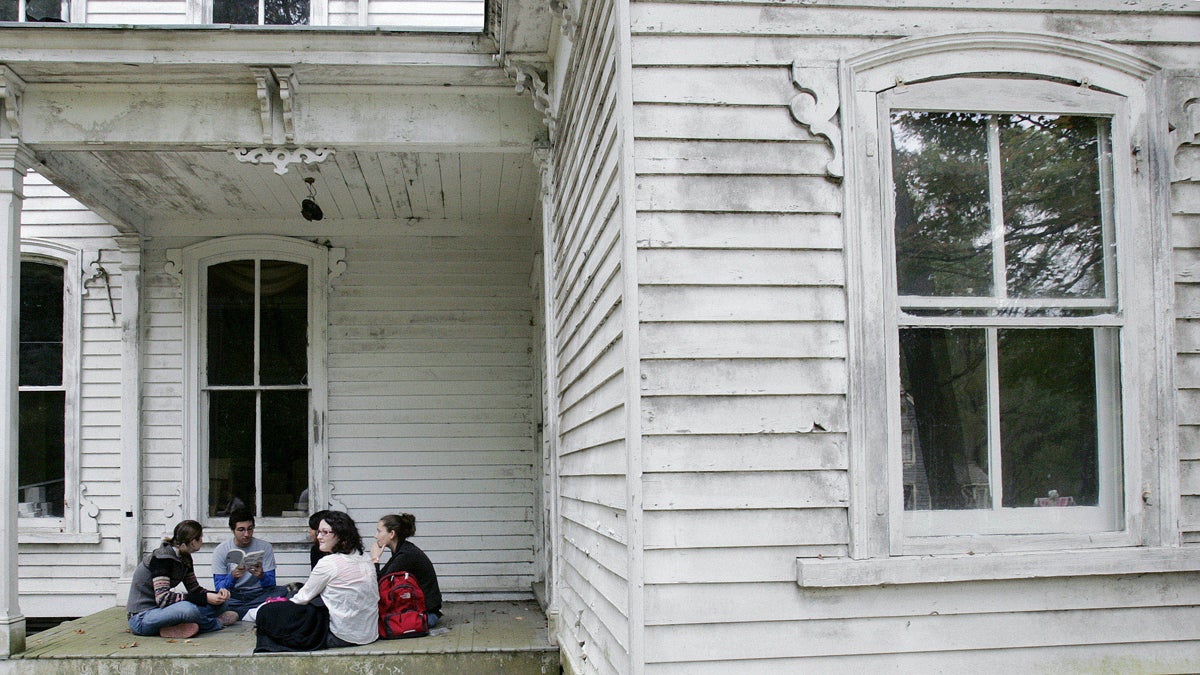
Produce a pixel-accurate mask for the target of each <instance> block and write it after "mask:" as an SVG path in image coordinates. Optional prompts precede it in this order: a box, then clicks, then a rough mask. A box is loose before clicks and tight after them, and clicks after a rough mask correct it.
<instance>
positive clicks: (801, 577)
mask: <svg viewBox="0 0 1200 675" xmlns="http://www.w3.org/2000/svg"><path fill="white" fill-rule="evenodd" d="M1197 571H1200V549H1196V548H1125V549H1094V550H1075V551H1050V552H1048V551H1037V552H1023V553H987V554H977V555H951V556H928V557H924V556H923V557H897V558H879V559H872V560H850V559H848V558H839V559H831V560H813V559H810V558H800V559H797V561H796V583H797V584H799V585H800V586H801V587H804V588H847V587H855V586H892V585H900V584H941V583H953V582H961V581H993V580H1005V579H1039V578H1049V577H1083V576H1113V575H1119V574H1152V573H1156V572H1197Z"/></svg>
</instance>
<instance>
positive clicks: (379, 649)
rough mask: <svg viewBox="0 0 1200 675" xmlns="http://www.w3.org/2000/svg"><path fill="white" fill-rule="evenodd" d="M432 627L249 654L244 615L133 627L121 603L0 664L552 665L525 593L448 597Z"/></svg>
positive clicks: (57, 669) (328, 669) (554, 652)
mask: <svg viewBox="0 0 1200 675" xmlns="http://www.w3.org/2000/svg"><path fill="white" fill-rule="evenodd" d="M443 611H444V612H445V616H444V617H443V623H441V624H439V625H438V628H439V629H440V628H442V627H446V628H449V630H448V631H446V632H444V633H440V634H438V635H430V636H428V637H423V638H416V639H411V640H380V641H378V642H375V643H372V644H369V645H363V646H361V647H346V648H343V649H331V650H325V651H319V652H303V653H289V654H254V653H253V652H254V644H255V637H254V631H253V628H254V626H253V624H251V623H249V622H247V621H239V622H238V623H236V624H234V625H233V626H230V627H228V628H226V629H224V630H221V631H217V632H214V633H204V634H201V635H198V636H196V637H194V638H191V639H188V640H167V639H163V638H159V637H138V636H136V635H133V634H132V633H130V632H129V625H128V623H127V621H126V613H125V608H124V607H114V608H112V609H107V610H104V611H103V612H98V613H96V614H92V615H91V616H85V617H83V618H80V619H76V620H74V621H68V622H66V623H63V624H61V625H59V626H58V627H56V628H52V629H50V630H47V631H44V632H41V633H38V634H36V635H33V636H31V637H30V638H29V639H28V641H27V644H26V650H25V651H24V652H23V653H21V654H18V655H16V656H14V657H12V658H11V659H10V660H8V661H4V660H0V673H5V674H7V673H13V674H15V675H26V674H28V675H35V674H36V675H41V674H44V673H55V674H57V673H62V674H63V675H66V674H67V673H70V674H72V675H73V674H75V673H139V674H141V673H155V674H157V673H168V672H170V673H205V674H209V673H238V674H241V673H281V672H287V673H299V674H304V673H340V672H354V673H357V674H361V675H371V674H374V673H379V674H382V673H388V674H389V675H405V674H407V673H447V674H449V673H454V674H456V675H457V674H459V673H463V674H466V673H480V674H484V673H486V674H488V675H491V674H493V673H520V674H522V675H524V674H526V673H538V674H539V675H544V674H551V675H552V674H555V673H558V672H559V670H560V668H559V657H558V648H557V647H555V646H553V645H551V644H550V641H549V638H548V634H547V630H546V617H545V615H544V614H543V613H542V611H541V609H540V608H539V607H538V605H537V603H536V602H534V601H532V600H529V601H505V602H456V603H447V604H446V605H445V606H444V607H443Z"/></svg>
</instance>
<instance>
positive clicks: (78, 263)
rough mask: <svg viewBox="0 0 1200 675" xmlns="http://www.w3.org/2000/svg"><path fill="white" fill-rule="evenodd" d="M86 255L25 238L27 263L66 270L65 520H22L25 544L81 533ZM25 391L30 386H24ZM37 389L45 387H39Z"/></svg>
mask: <svg viewBox="0 0 1200 675" xmlns="http://www.w3.org/2000/svg"><path fill="white" fill-rule="evenodd" d="M82 255H83V253H82V252H81V251H79V250H78V249H74V248H70V247H68V246H63V245H59V244H57V243H54V242H49V241H43V240H38V239H22V240H21V262H39V263H45V264H48V265H54V266H56V267H61V268H62V269H63V381H62V386H61V387H55V388H54V389H60V388H61V389H62V391H63V392H64V399H65V403H64V408H63V418H64V419H63V426H64V429H63V452H64V453H65V456H64V457H63V480H64V486H63V494H64V495H65V500H66V503H65V504H64V505H63V516H62V517H61V518H59V517H57V516H53V517H33V518H18V519H17V520H18V531H19V535H20V541H21V542H22V543H35V542H42V543H55V542H56V541H57V540H58V539H61V538H64V537H66V538H69V537H70V536H71V535H74V534H78V533H79V531H80V520H81V519H80V516H79V509H80V504H81V502H82V501H83V500H82V499H81V497H82V493H81V488H80V482H79V464H80V457H79V445H80V444H79V371H80V354H81V352H82V349H81V348H80V347H81V345H80V338H81V335H80V325H81V322H82V319H81V317H82V306H81V302H80V294H81V290H82V276H81V270H82V269H83V268H82ZM18 389H19V390H22V391H24V390H25V389H26V388H25V387H18ZM34 389H45V388H44V387H37V388H34Z"/></svg>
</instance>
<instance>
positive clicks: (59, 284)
mask: <svg viewBox="0 0 1200 675" xmlns="http://www.w3.org/2000/svg"><path fill="white" fill-rule="evenodd" d="M65 280H66V271H65V269H64V267H63V266H61V265H58V264H54V263H51V262H43V261H40V260H36V261H35V260H23V261H21V308H20V311H21V319H20V328H19V332H20V347H19V354H20V357H19V376H18V399H19V402H18V408H19V418H20V421H19V425H20V426H19V431H18V435H19V442H18V460H17V462H18V467H19V468H18V471H17V473H18V476H17V483H18V489H17V495H18V496H17V499H18V503H19V506H18V515H19V516H21V517H23V518H32V517H56V518H61V517H63V515H64V510H65V503H66V465H65V462H66V438H67V436H66V397H67V386H66V385H67V383H66V378H65V377H64V374H65V368H64V360H63V357H64V353H65V349H64V346H65V327H66V320H65V317H66V303H65V299H66V290H65V289H66V287H65V285H64V284H65Z"/></svg>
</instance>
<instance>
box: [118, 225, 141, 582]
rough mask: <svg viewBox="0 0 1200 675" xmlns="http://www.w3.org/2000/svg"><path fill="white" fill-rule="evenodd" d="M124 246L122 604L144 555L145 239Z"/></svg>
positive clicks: (126, 239)
mask: <svg viewBox="0 0 1200 675" xmlns="http://www.w3.org/2000/svg"><path fill="white" fill-rule="evenodd" d="M117 245H118V246H120V247H121V411H122V415H121V576H120V578H119V579H117V604H123V603H124V602H125V599H126V598H128V597H129V586H130V584H131V583H132V581H133V572H134V570H135V569H136V568H137V565H138V563H139V562H140V561H141V559H142V432H141V429H142V358H141V325H142V323H141V314H142V240H141V237H137V236H134V235H126V236H122V237H118V238H117Z"/></svg>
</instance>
